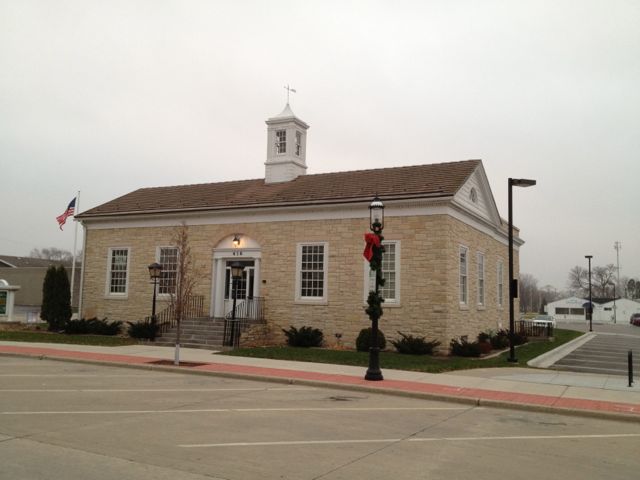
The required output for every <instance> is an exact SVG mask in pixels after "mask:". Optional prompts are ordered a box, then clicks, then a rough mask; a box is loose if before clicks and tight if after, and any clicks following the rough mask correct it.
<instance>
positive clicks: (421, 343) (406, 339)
mask: <svg viewBox="0 0 640 480" xmlns="http://www.w3.org/2000/svg"><path fill="white" fill-rule="evenodd" d="M398 335H400V337H401V338H400V339H399V340H391V344H392V345H393V346H394V347H396V350H397V351H398V353H403V354H406V355H432V354H433V349H434V348H435V347H437V346H438V345H440V342H439V341H437V340H432V341H430V342H427V341H426V340H425V337H414V336H413V335H405V334H404V333H402V332H400V331H399V332H398Z"/></svg>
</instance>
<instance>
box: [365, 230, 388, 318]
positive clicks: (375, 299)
mask: <svg viewBox="0 0 640 480" xmlns="http://www.w3.org/2000/svg"><path fill="white" fill-rule="evenodd" d="M374 234H375V235H377V236H378V238H379V239H380V246H379V247H376V246H374V247H373V252H372V253H373V256H372V257H371V261H370V262H369V268H371V270H372V271H373V272H375V274H376V284H375V290H371V291H369V296H368V297H367V305H368V307H367V309H366V310H365V312H366V314H367V315H369V318H370V319H371V320H378V319H379V318H380V317H381V316H382V303H383V302H384V298H382V295H381V294H380V289H381V288H382V287H384V278H382V254H383V253H384V246H383V245H382V241H383V240H384V237H383V236H382V235H380V232H374Z"/></svg>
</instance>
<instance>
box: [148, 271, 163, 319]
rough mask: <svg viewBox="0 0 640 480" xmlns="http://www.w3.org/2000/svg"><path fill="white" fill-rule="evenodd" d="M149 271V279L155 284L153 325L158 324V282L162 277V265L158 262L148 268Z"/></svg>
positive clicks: (152, 306)
mask: <svg viewBox="0 0 640 480" xmlns="http://www.w3.org/2000/svg"><path fill="white" fill-rule="evenodd" d="M147 268H148V269H149V278H151V281H152V282H153V302H152V303H151V323H152V324H153V325H155V324H156V291H157V290H158V280H160V277H161V276H162V265H160V264H159V263H157V262H154V263H152V264H151V265H149V267H147Z"/></svg>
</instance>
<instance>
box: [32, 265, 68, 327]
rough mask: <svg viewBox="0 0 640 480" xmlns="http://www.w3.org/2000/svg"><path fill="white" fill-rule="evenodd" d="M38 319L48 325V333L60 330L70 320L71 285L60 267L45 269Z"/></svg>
mask: <svg viewBox="0 0 640 480" xmlns="http://www.w3.org/2000/svg"><path fill="white" fill-rule="evenodd" d="M40 317H41V318H42V319H43V320H45V321H46V322H47V323H48V324H49V330H50V331H58V330H61V329H62V328H63V327H64V324H65V323H66V322H67V321H68V320H70V319H71V285H70V284H69V277H68V275H67V271H66V269H65V268H64V267H63V266H62V265H60V266H58V267H57V268H56V267H54V266H51V267H49V268H48V269H47V273H46V275H45V277H44V283H43V284H42V306H41V308H40Z"/></svg>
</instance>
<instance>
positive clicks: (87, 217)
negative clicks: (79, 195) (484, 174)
mask: <svg viewBox="0 0 640 480" xmlns="http://www.w3.org/2000/svg"><path fill="white" fill-rule="evenodd" d="M382 198H383V200H384V201H385V202H386V201H394V200H417V199H427V200H430V199H438V200H443V199H450V198H453V196H452V195H446V194H443V193H442V191H437V192H433V193H429V194H420V195H411V194H410V195H391V196H385V195H383V196H382ZM370 201H371V197H370V196H366V197H353V198H340V199H323V200H315V201H304V202H269V203H260V204H249V205H225V206H218V207H211V206H207V207H192V208H165V209H158V210H130V211H126V212H106V213H96V214H90V213H89V212H85V213H82V214H80V215H77V216H76V217H75V218H77V219H78V220H80V221H85V220H93V219H100V218H113V217H129V216H135V215H161V214H174V213H181V212H183V213H197V212H216V211H231V210H247V209H261V208H274V207H276V208H277V207H283V208H285V207H306V206H324V205H340V204H353V203H361V202H370Z"/></svg>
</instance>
